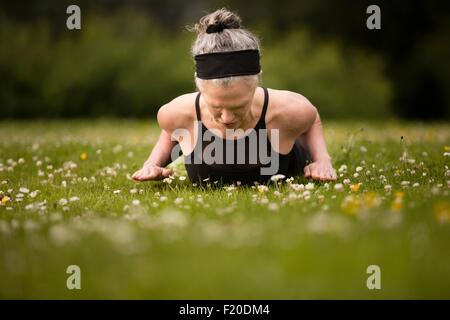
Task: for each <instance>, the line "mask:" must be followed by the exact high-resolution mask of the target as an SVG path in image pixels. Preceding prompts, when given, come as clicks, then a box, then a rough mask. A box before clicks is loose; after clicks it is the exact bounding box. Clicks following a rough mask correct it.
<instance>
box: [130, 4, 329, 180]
mask: <svg viewBox="0 0 450 320" xmlns="http://www.w3.org/2000/svg"><path fill="white" fill-rule="evenodd" d="M192 29H193V30H195V31H196V32H197V39H196V40H195V42H194V44H193V46H192V54H193V56H194V59H195V61H196V73H195V82H196V86H197V88H198V92H194V93H189V94H184V95H182V96H179V97H177V98H175V99H174V100H172V101H171V102H169V103H168V104H166V105H164V106H163V107H161V108H160V109H159V111H158V116H157V118H158V123H159V126H160V127H161V135H160V137H159V140H158V142H157V143H156V145H155V147H154V148H153V150H152V152H151V154H150V156H149V158H148V160H147V161H146V162H145V163H144V165H143V167H142V169H140V170H138V171H137V172H135V173H134V174H133V178H134V179H135V180H137V181H146V180H159V179H164V178H166V177H168V176H169V175H170V174H171V170H170V169H167V168H165V167H166V165H168V164H169V163H170V162H171V161H173V160H175V158H176V157H177V156H178V155H179V152H177V151H176V150H177V148H178V151H181V153H182V154H183V155H184V160H185V165H186V170H187V173H188V175H189V178H190V179H191V180H192V181H196V182H197V181H200V182H201V181H218V180H220V181H222V182H226V183H232V182H238V181H240V182H241V183H253V182H255V181H258V182H264V181H267V180H268V179H270V178H271V177H273V176H274V175H275V174H276V176H277V177H282V176H285V177H287V176H294V175H298V174H302V173H304V176H305V177H307V178H312V179H317V180H322V181H324V180H335V179H336V172H335V170H334V169H333V167H332V164H331V158H330V156H329V154H328V151H327V148H326V144H325V139H324V136H323V131H322V126H321V122H320V117H319V114H318V112H317V109H316V108H315V107H314V106H313V105H312V104H311V103H310V102H309V101H308V100H307V99H306V98H305V97H303V96H302V95H300V94H298V93H294V92H290V91H284V90H274V89H266V88H262V87H260V86H259V83H260V80H261V73H262V71H261V68H260V65H259V52H260V45H259V41H258V39H257V38H256V37H255V35H253V34H252V33H251V32H249V31H248V30H245V29H242V28H241V19H240V18H239V17H238V16H237V15H236V14H234V13H232V12H230V11H227V10H226V9H220V10H217V11H215V12H213V13H211V14H208V15H206V16H204V17H203V18H201V19H200V22H199V23H198V24H196V25H195V26H194V27H193V28H192ZM254 133H255V134H254ZM207 151H208V152H207Z"/></svg>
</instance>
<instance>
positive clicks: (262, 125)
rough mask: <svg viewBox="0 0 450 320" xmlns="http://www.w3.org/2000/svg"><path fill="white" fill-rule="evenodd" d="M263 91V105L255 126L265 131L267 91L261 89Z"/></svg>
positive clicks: (267, 102)
mask: <svg viewBox="0 0 450 320" xmlns="http://www.w3.org/2000/svg"><path fill="white" fill-rule="evenodd" d="M263 90H264V104H263V108H262V111H261V116H260V117H259V121H258V124H257V126H259V128H263V129H265V128H266V113H267V107H268V106H269V91H268V90H267V88H266V87H263Z"/></svg>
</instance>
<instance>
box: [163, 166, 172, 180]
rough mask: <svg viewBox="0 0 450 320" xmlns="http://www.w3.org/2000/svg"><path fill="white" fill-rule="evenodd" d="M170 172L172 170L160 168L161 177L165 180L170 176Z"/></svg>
mask: <svg viewBox="0 0 450 320" xmlns="http://www.w3.org/2000/svg"><path fill="white" fill-rule="evenodd" d="M172 172H173V170H172V169H167V168H162V171H161V176H162V177H164V178H167V177H169V176H170V175H171V174H172Z"/></svg>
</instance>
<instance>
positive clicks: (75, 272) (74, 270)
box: [66, 264, 81, 290]
mask: <svg viewBox="0 0 450 320" xmlns="http://www.w3.org/2000/svg"><path fill="white" fill-rule="evenodd" d="M66 273H67V274H70V276H69V277H67V281H66V286H67V289H69V290H75V289H76V290H81V269H80V267H79V266H77V265H76V264H72V265H70V266H68V267H67V269H66Z"/></svg>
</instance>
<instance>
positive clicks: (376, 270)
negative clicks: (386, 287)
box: [366, 264, 381, 290]
mask: <svg viewBox="0 0 450 320" xmlns="http://www.w3.org/2000/svg"><path fill="white" fill-rule="evenodd" d="M366 273H367V274H370V276H369V277H368V278H367V281H366V286H367V289H369V290H380V289H381V268H380V267H379V266H377V265H376V264H372V265H370V266H368V267H367V269H366Z"/></svg>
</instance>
